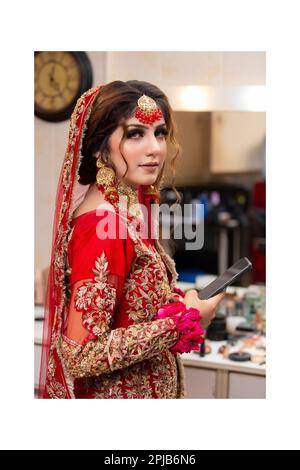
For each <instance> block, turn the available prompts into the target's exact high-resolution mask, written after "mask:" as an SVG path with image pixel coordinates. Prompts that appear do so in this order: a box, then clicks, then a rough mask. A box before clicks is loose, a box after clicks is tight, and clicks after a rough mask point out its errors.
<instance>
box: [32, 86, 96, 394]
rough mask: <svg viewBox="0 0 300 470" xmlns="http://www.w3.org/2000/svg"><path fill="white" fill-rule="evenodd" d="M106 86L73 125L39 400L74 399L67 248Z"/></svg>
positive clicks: (57, 218) (89, 96) (59, 201)
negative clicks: (86, 145) (63, 345)
mask: <svg viewBox="0 0 300 470" xmlns="http://www.w3.org/2000/svg"><path fill="white" fill-rule="evenodd" d="M103 88H104V87H103V86H98V87H95V88H91V89H90V90H88V91H86V92H85V93H84V94H83V95H82V96H81V97H80V98H79V100H78V101H77V104H76V106H75V109H74V111H73V114H72V116H71V121H70V130H69V137H68V145H67V149H66V153H65V157H64V160H63V165H62V169H61V172H60V177H59V181H58V188H57V193H56V205H55V212H54V221H53V235H52V250H51V263H50V271H49V279H48V286H47V293H46V300H45V318H44V328H43V342H42V358H41V368H40V382H39V393H38V396H39V398H73V396H72V393H73V392H72V384H71V383H69V380H68V378H67V374H65V371H64V370H63V364H62V361H61V360H60V352H59V341H60V337H61V330H62V326H63V324H64V320H65V318H66V314H67V306H68V288H67V286H68V277H69V272H68V262H67V245H68V237H69V235H70V230H71V229H70V223H71V220H72V214H73V212H74V210H75V209H76V207H78V205H79V204H80V202H81V201H82V199H83V198H84V196H85V194H86V192H87V190H88V185H86V186H83V185H81V184H80V183H79V182H78V170H79V166H80V162H81V158H82V156H81V146H82V141H83V137H84V134H85V130H86V127H87V122H88V119H89V116H90V113H91V109H92V104H93V101H94V99H95V97H96V96H97V94H98V93H99V92H101V90H102V89H103Z"/></svg>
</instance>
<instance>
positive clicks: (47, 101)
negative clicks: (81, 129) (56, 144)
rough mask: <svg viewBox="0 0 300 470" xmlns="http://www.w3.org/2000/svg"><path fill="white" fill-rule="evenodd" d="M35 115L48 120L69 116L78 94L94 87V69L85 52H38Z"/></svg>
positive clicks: (36, 56)
mask: <svg viewBox="0 0 300 470" xmlns="http://www.w3.org/2000/svg"><path fill="white" fill-rule="evenodd" d="M34 66H35V90H34V100H35V114H36V115H37V116H38V117H40V118H42V119H45V120H48V121H62V120H65V119H68V118H69V117H70V115H71V113H72V111H73V108H74V106H75V103H76V101H77V99H78V97H79V96H80V95H81V94H82V93H83V92H84V91H86V90H87V89H88V88H90V87H91V84H92V71H91V65H90V62H89V59H88V57H87V55H86V54H85V53H84V52H37V53H35V57H34Z"/></svg>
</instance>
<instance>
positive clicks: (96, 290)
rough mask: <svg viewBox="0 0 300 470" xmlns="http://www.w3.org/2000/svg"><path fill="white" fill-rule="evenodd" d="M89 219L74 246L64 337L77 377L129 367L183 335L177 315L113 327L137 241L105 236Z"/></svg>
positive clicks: (65, 354)
mask: <svg viewBox="0 0 300 470" xmlns="http://www.w3.org/2000/svg"><path fill="white" fill-rule="evenodd" d="M90 225H91V226H90V227H82V232H83V233H82V234H81V237H80V239H79V240H77V243H75V242H74V245H73V247H72V263H71V265H72V266H71V267H72V277H71V280H72V283H71V298H70V306H69V315H68V321H67V325H66V330H65V333H64V335H63V336H62V339H61V353H62V358H63V360H64V364H65V367H66V369H67V370H68V372H69V373H70V374H71V375H72V376H73V377H75V378H76V377H87V376H94V375H100V374H103V373H108V372H110V371H114V370H116V369H122V368H126V367H128V366H130V365H132V364H135V363H137V362H140V361H143V360H145V359H149V358H151V357H153V356H155V355H157V354H159V353H160V352H161V351H163V350H165V349H170V348H171V347H172V346H173V345H174V344H175V343H176V342H177V340H178V331H177V327H176V323H175V322H174V320H172V318H163V319H159V320H153V321H150V322H144V323H139V324H134V325H131V326H129V327H127V328H116V329H114V328H113V327H112V325H113V320H114V313H115V310H116V306H117V304H118V301H119V300H120V297H121V294H122V290H123V287H124V282H125V280H126V276H127V274H128V272H129V270H130V266H131V264H132V262H133V259H134V258H133V257H134V256H135V255H134V249H133V246H132V245H133V241H132V240H131V239H130V238H129V237H127V238H126V239H120V238H106V239H103V240H101V239H99V238H98V236H97V233H96V230H95V225H93V224H90Z"/></svg>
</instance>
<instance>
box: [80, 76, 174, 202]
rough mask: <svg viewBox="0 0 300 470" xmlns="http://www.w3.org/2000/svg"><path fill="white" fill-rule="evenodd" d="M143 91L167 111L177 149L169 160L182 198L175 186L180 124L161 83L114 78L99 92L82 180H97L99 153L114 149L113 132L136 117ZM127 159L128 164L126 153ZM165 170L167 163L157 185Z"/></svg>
mask: <svg viewBox="0 0 300 470" xmlns="http://www.w3.org/2000/svg"><path fill="white" fill-rule="evenodd" d="M143 94H145V95H147V96H150V97H151V98H153V99H154V100H155V101H156V103H157V105H158V106H159V108H160V110H161V111H162V113H163V116H164V120H165V122H166V127H167V130H168V136H167V148H168V154H169V152H170V150H171V149H172V148H173V149H174V151H175V153H174V155H173V156H171V157H170V156H169V155H168V157H167V163H168V164H170V167H171V170H172V187H173V190H174V191H175V193H176V196H177V199H178V200H179V199H180V196H179V194H178V192H177V191H176V189H175V187H174V182H175V161H176V159H177V157H178V155H179V152H180V146H179V144H178V142H177V139H176V133H177V128H176V124H175V120H174V116H173V111H172V109H171V106H170V104H169V101H168V98H167V97H166V95H165V94H164V93H163V92H162V91H161V90H160V89H159V88H158V87H156V86H155V85H152V84H151V83H148V82H143V81H138V80H129V81H127V82H122V81H119V80H116V81H113V82H111V83H108V84H107V85H105V86H104V88H102V89H101V91H100V92H99V93H98V95H97V96H96V98H95V100H94V103H93V105H92V110H91V115H90V118H89V121H88V126H87V130H86V134H85V137H84V139H83V144H82V155H83V157H82V161H81V164H80V167H79V182H80V183H81V184H83V185H86V184H93V183H94V182H95V181H96V174H97V167H96V158H95V156H94V155H95V153H96V152H100V153H101V156H102V157H103V156H108V154H109V152H110V148H109V138H110V135H111V134H112V133H113V132H114V131H115V130H116V128H117V127H118V126H120V125H123V126H124V122H125V121H126V120H127V119H129V118H130V117H132V115H133V113H134V111H135V108H136V105H137V101H138V99H139V98H140V97H141V96H142V95H143ZM124 130H125V127H124ZM122 140H123V139H122ZM121 145H122V141H121V143H120V152H121V154H122V151H121ZM122 156H123V154H122ZM123 159H124V161H125V163H126V165H127V162H126V160H125V158H124V156H123ZM163 173H164V167H163V168H162V170H161V172H160V174H159V175H158V177H157V180H156V182H155V186H156V188H157V189H159V188H160V182H161V179H162V177H163Z"/></svg>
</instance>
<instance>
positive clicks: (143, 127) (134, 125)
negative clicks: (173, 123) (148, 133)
mask: <svg viewBox="0 0 300 470" xmlns="http://www.w3.org/2000/svg"><path fill="white" fill-rule="evenodd" d="M126 127H127V128H128V127H140V128H141V129H149V127H147V126H143V125H142V124H128V126H126ZM159 127H167V125H166V123H165V122H164V123H163V124H159V125H158V126H156V127H155V129H158V128H159ZM150 129H151V128H150Z"/></svg>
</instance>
